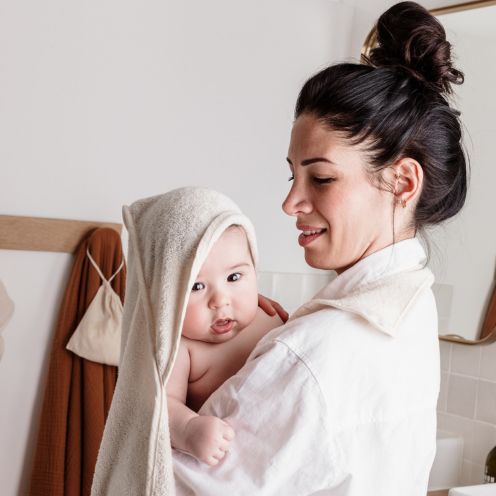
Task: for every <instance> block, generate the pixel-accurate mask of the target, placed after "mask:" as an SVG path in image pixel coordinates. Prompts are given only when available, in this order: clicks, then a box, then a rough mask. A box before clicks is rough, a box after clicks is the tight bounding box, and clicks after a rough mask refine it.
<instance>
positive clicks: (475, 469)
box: [470, 463, 484, 486]
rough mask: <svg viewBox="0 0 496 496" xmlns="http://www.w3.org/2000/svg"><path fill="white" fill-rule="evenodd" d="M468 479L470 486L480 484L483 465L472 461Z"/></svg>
mask: <svg viewBox="0 0 496 496" xmlns="http://www.w3.org/2000/svg"><path fill="white" fill-rule="evenodd" d="M470 479H471V480H470V485H471V486H479V485H481V484H484V465H479V464H478V463H472V471H471V474H470Z"/></svg>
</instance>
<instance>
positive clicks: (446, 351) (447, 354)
mask: <svg viewBox="0 0 496 496" xmlns="http://www.w3.org/2000/svg"><path fill="white" fill-rule="evenodd" d="M452 348H453V343H450V342H448V341H439V351H440V353H441V370H442V371H443V372H449V370H450V361H451V349H452Z"/></svg>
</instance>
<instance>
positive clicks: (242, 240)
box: [201, 225, 254, 272]
mask: <svg viewBox="0 0 496 496" xmlns="http://www.w3.org/2000/svg"><path fill="white" fill-rule="evenodd" d="M236 264H250V265H254V262H253V257H252V254H251V250H250V245H249V242H248V237H247V235H246V232H245V230H244V229H243V227H241V226H237V225H236V226H230V227H228V228H227V229H226V230H225V231H224V232H223V233H222V234H221V235H220V236H219V239H218V240H217V241H216V242H215V243H214V245H213V246H212V248H211V250H210V253H209V254H208V256H207V258H206V260H205V262H204V263H203V265H202V271H201V272H203V271H204V270H205V269H207V268H217V269H223V268H227V267H228V266H229V267H231V266H235V265H236Z"/></svg>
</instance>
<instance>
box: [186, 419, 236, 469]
mask: <svg viewBox="0 0 496 496" xmlns="http://www.w3.org/2000/svg"><path fill="white" fill-rule="evenodd" d="M185 435H186V447H187V451H188V452H189V453H191V454H192V455H193V456H194V457H195V458H198V460H200V461H202V462H204V463H206V464H207V465H210V466H211V467H212V466H214V465H217V464H218V463H219V460H221V459H222V458H224V456H225V454H226V451H229V448H230V446H231V441H232V440H233V439H234V436H235V432H234V430H233V429H232V428H231V426H230V425H229V424H228V423H227V422H224V421H223V420H221V419H220V418H217V417H211V416H202V415H198V416H197V417H193V418H192V419H191V420H190V421H189V422H188V424H187V426H186V428H185Z"/></svg>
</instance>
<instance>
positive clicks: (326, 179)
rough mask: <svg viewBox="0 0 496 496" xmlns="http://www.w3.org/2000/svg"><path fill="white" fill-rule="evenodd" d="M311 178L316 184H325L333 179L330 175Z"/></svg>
mask: <svg viewBox="0 0 496 496" xmlns="http://www.w3.org/2000/svg"><path fill="white" fill-rule="evenodd" d="M313 180H314V181H315V182H316V183H318V184H326V183H330V182H331V181H334V179H333V178H332V177H314V178H313Z"/></svg>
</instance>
